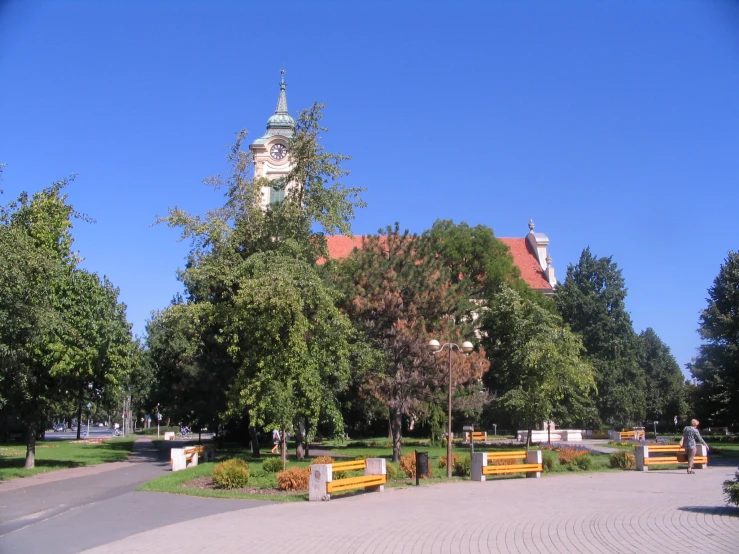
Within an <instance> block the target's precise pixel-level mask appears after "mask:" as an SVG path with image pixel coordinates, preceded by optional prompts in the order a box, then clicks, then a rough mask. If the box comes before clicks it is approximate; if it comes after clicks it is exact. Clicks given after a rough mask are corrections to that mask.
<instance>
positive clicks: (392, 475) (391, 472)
mask: <svg viewBox="0 0 739 554" xmlns="http://www.w3.org/2000/svg"><path fill="white" fill-rule="evenodd" d="M385 469H386V471H387V480H388V481H394V480H395V479H397V478H398V468H397V467H396V466H394V465H393V464H391V463H390V462H388V463H386V464H385Z"/></svg>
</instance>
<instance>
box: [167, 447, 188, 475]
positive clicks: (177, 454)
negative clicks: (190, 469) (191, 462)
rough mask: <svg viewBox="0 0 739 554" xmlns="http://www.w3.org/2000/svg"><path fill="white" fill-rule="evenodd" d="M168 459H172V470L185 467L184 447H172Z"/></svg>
mask: <svg viewBox="0 0 739 554" xmlns="http://www.w3.org/2000/svg"><path fill="white" fill-rule="evenodd" d="M170 459H171V460H172V471H180V470H183V469H187V458H186V457H185V449H184V448H173V449H172V452H171V454H170Z"/></svg>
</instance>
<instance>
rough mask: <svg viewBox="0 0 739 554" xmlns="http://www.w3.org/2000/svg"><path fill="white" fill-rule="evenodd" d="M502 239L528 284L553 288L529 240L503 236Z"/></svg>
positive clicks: (541, 287)
mask: <svg viewBox="0 0 739 554" xmlns="http://www.w3.org/2000/svg"><path fill="white" fill-rule="evenodd" d="M500 240H501V241H503V243H504V244H505V245H506V246H507V247H508V248H509V249H510V251H511V254H512V255H513V263H515V264H516V266H517V267H518V269H520V270H521V279H523V280H524V281H526V284H528V285H529V286H530V287H531V288H532V289H536V290H548V291H550V290H552V286H551V285H550V284H549V281H547V278H546V275H544V271H542V269H541V264H540V263H539V260H538V259H537V257H536V254H535V253H534V252H533V251H532V249H531V247H530V246H529V241H528V240H526V239H525V238H522V239H510V238H501V239H500Z"/></svg>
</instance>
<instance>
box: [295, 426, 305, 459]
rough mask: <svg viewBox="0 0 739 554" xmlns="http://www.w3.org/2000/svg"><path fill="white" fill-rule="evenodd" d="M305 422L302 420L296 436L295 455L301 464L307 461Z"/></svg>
mask: <svg viewBox="0 0 739 554" xmlns="http://www.w3.org/2000/svg"><path fill="white" fill-rule="evenodd" d="M304 445H305V421H304V420H302V419H301V420H300V422H299V423H298V433H297V435H295V455H296V456H297V458H298V461H299V462H302V461H303V460H304V459H305V446H304Z"/></svg>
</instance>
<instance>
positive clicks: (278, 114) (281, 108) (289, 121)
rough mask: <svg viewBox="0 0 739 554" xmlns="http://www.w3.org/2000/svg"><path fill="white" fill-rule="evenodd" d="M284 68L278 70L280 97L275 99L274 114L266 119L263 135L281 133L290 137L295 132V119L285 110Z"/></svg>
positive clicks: (285, 86)
mask: <svg viewBox="0 0 739 554" xmlns="http://www.w3.org/2000/svg"><path fill="white" fill-rule="evenodd" d="M286 88H287V85H286V84H285V70H284V69H281V70H280V97H279V98H278V99H277V108H276V109H275V113H274V115H272V117H270V118H269V119H268V120H267V134H266V135H265V136H273V135H282V136H285V137H291V136H292V135H293V132H295V120H294V119H293V118H292V117H290V112H288V111H287V93H286V92H285V89H286Z"/></svg>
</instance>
